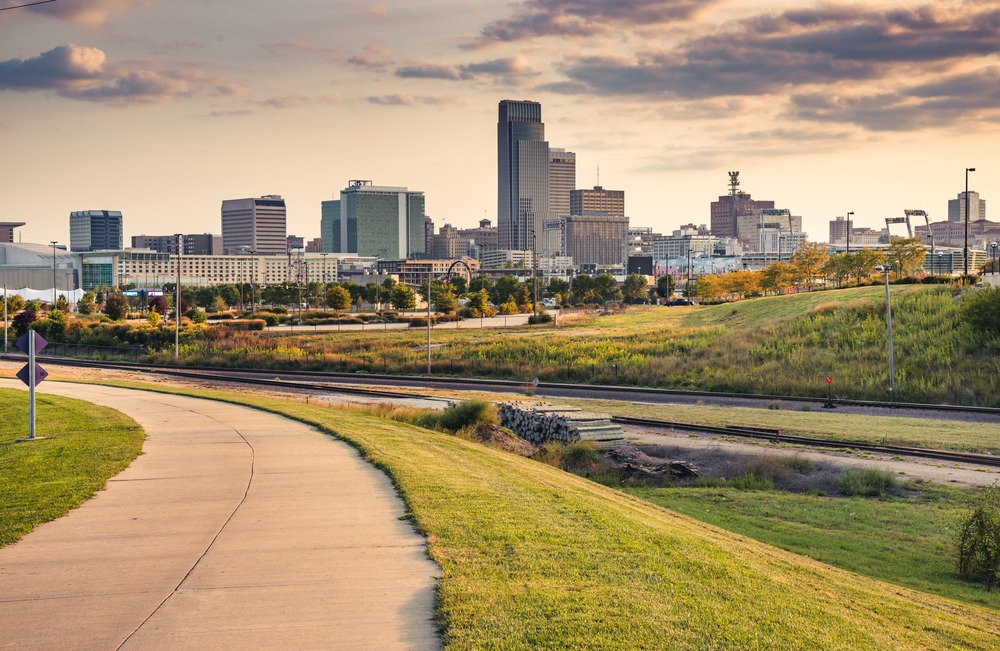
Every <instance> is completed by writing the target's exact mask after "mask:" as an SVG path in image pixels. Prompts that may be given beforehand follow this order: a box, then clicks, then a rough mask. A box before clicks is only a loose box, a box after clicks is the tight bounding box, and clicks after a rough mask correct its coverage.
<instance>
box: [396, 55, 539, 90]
mask: <svg viewBox="0 0 1000 651" xmlns="http://www.w3.org/2000/svg"><path fill="white" fill-rule="evenodd" d="M537 74H538V72H537V71H535V70H534V69H532V67H531V65H530V64H529V63H528V62H527V60H526V59H525V58H523V57H510V58H505V59H492V60H489V61H480V62H478V63H469V64H464V65H454V64H441V63H420V64H414V65H409V66H402V67H400V68H397V69H396V76H397V77H402V78H404V79H445V80H448V81H462V80H472V79H481V78H492V79H494V80H496V81H498V82H501V83H504V84H507V85H517V84H519V83H520V82H521V81H523V80H525V79H527V78H529V77H534V76H536V75H537Z"/></svg>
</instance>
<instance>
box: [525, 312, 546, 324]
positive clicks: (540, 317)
mask: <svg viewBox="0 0 1000 651" xmlns="http://www.w3.org/2000/svg"><path fill="white" fill-rule="evenodd" d="M539 323H552V315H551V314H549V313H548V312H539V313H538V314H532V315H531V316H529V317H528V325H536V324H539Z"/></svg>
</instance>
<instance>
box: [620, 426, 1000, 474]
mask: <svg viewBox="0 0 1000 651" xmlns="http://www.w3.org/2000/svg"><path fill="white" fill-rule="evenodd" d="M611 420H612V421H614V422H617V423H622V424H624V425H637V426H642V427H653V428H659V429H673V430H682V431H689V432H706V433H709V434H721V435H724V436H736V437H740V438H751V439H758V440H764V441H770V442H772V443H789V444H793V445H804V446H809V447H822V448H835V449H842V450H862V451H865V452H876V453H879V454H892V455H899V456H907V457H922V458H926V459H937V460H940V461H952V462H960V463H977V464H981V465H985V466H1000V456H996V455H992V454H976V453H973V452H953V451H950V450H936V449H933V448H911V447H902V446H898V445H880V444H878V443H869V442H867V441H852V440H843V439H820V438H814V437H807V436H795V435H789V434H783V433H782V432H781V430H777V429H766V428H759V427H732V426H728V425H727V426H724V427H720V426H716V425H699V424H696V423H681V422H676V421H667V420H656V419H653V418H635V417H631V416H612V418H611Z"/></svg>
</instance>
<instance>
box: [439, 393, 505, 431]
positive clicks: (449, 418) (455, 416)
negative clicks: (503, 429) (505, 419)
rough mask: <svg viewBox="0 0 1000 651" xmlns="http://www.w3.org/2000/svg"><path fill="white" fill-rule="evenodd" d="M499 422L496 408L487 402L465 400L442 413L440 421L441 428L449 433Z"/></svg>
mask: <svg viewBox="0 0 1000 651" xmlns="http://www.w3.org/2000/svg"><path fill="white" fill-rule="evenodd" d="M498 422H499V420H498V419H497V409H496V407H495V406H494V405H493V404H491V403H489V402H486V401H485V400H464V401H462V402H460V403H458V404H457V405H454V406H452V407H449V408H448V409H446V410H445V411H444V412H442V414H441V417H440V418H439V420H438V423H439V424H440V426H441V428H442V429H446V430H448V431H449V432H457V431H459V430H462V429H466V428H469V427H477V426H479V425H496V424H498Z"/></svg>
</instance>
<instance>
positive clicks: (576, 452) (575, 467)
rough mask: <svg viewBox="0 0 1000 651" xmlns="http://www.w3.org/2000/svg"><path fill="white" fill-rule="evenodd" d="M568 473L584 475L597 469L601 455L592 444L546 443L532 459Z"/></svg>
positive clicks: (578, 442) (579, 442)
mask: <svg viewBox="0 0 1000 651" xmlns="http://www.w3.org/2000/svg"><path fill="white" fill-rule="evenodd" d="M532 458H533V459H535V460H536V461H541V462H542V463H547V464H549V465H550V466H555V467H556V468H559V469H561V470H566V471H567V472H572V473H577V474H584V473H587V472H589V471H591V470H594V469H595V468H597V466H598V465H599V464H600V460H601V455H600V454H599V453H598V452H597V450H596V449H595V448H594V446H593V445H592V444H590V443H583V442H581V441H577V442H575V443H555V442H553V443H545V444H543V445H542V446H541V447H540V448H538V452H537V453H535V455H534V456H533V457H532Z"/></svg>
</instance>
